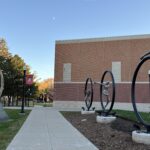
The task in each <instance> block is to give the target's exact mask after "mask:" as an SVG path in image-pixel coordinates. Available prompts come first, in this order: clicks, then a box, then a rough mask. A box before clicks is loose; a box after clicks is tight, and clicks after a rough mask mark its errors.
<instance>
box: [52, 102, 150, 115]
mask: <svg viewBox="0 0 150 150" xmlns="http://www.w3.org/2000/svg"><path fill="white" fill-rule="evenodd" d="M53 107H54V108H56V109H58V110H60V111H81V107H85V102H84V101H69V100H67V101H61V100H59V101H55V100H54V101H53ZM92 107H95V108H96V110H100V109H101V105H100V102H99V101H97V102H93V104H92ZM137 107H138V111H141V112H142V111H143V112H150V103H137ZM113 109H121V110H130V111H133V106H132V103H131V102H130V103H120V102H115V103H114V108H113Z"/></svg>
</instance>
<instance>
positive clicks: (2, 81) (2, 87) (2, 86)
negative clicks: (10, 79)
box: [0, 70, 4, 97]
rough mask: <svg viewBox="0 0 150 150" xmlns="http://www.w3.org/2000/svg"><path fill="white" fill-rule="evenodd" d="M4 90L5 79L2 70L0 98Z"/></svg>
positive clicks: (0, 74)
mask: <svg viewBox="0 0 150 150" xmlns="http://www.w3.org/2000/svg"><path fill="white" fill-rule="evenodd" d="M3 90H4V77H3V73H2V70H0V97H1V95H2V92H3Z"/></svg>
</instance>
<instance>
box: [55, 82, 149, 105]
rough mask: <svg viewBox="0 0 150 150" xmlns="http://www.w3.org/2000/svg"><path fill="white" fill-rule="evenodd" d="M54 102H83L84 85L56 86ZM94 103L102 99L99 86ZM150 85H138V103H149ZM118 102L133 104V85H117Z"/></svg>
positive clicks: (95, 92) (96, 87)
mask: <svg viewBox="0 0 150 150" xmlns="http://www.w3.org/2000/svg"><path fill="white" fill-rule="evenodd" d="M54 86H55V90H56V91H55V95H54V100H56V101H59V100H62V101H66V100H69V101H83V100H84V84H77V83H75V84H71V83H68V84H66V83H65V84H55V85H54ZM93 89H94V101H98V100H99V99H100V98H99V97H100V94H99V85H94V88H93ZM148 90H149V89H148V84H138V86H137V88H136V93H137V94H136V98H137V99H136V102H139V103H141V102H142V103H148V102H149V91H148ZM115 100H116V102H131V84H127V83H125V84H123V83H122V84H116V98H115Z"/></svg>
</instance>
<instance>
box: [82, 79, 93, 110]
mask: <svg viewBox="0 0 150 150" xmlns="http://www.w3.org/2000/svg"><path fill="white" fill-rule="evenodd" d="M84 96H85V98H84V100H85V104H86V107H87V110H88V111H89V110H90V108H91V106H92V102H93V83H92V79H91V78H87V79H86V83H85V88H84Z"/></svg>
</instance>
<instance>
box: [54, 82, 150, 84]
mask: <svg viewBox="0 0 150 150" xmlns="http://www.w3.org/2000/svg"><path fill="white" fill-rule="evenodd" d="M95 82H96V81H95ZM97 83H100V82H97ZM136 83H137V84H149V82H144V81H143V82H136ZM54 84H85V82H78V81H77V82H63V81H55V82H54ZM116 84H132V82H130V81H123V82H117V83H116Z"/></svg>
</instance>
